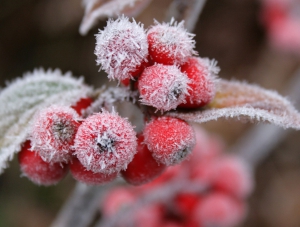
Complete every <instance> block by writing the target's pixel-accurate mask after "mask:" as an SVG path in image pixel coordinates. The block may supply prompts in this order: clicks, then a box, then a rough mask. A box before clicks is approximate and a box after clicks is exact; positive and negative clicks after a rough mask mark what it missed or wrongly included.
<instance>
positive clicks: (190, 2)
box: [165, 0, 206, 32]
mask: <svg viewBox="0 0 300 227" xmlns="http://www.w3.org/2000/svg"><path fill="white" fill-rule="evenodd" d="M205 2H206V0H174V1H173V2H172V3H171V5H170V6H169V9H168V11H167V15H166V18H165V19H166V21H170V20H171V18H172V17H174V19H175V20H176V21H182V20H184V21H185V28H186V29H187V30H188V31H190V32H191V31H193V30H194V28H195V26H196V23H197V21H198V18H199V16H200V14H201V11H202V9H203V7H204V4H205Z"/></svg>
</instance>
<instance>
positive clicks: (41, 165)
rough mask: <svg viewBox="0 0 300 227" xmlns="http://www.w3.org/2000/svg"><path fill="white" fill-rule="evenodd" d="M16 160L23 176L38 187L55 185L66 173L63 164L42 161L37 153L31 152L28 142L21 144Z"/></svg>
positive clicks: (66, 170)
mask: <svg viewBox="0 0 300 227" xmlns="http://www.w3.org/2000/svg"><path fill="white" fill-rule="evenodd" d="M18 158H19V163H20V167H21V171H22V173H23V175H24V176H26V177H27V178H28V179H29V180H31V181H32V182H34V183H36V184H38V185H45V186H49V185H53V184H57V183H58V182H59V181H60V180H61V179H62V178H64V176H65V175H66V174H67V172H68V168H67V166H66V165H65V164H62V163H48V162H45V161H43V159H42V158H41V157H40V156H39V154H38V152H36V151H31V145H30V141H29V140H28V141H26V142H25V143H24V144H23V146H22V150H21V151H20V152H19V155H18Z"/></svg>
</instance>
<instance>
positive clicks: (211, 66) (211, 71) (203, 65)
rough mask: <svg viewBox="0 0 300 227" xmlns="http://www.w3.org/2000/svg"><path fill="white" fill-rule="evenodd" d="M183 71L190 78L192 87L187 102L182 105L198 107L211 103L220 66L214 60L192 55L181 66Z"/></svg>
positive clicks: (189, 84)
mask: <svg viewBox="0 0 300 227" xmlns="http://www.w3.org/2000/svg"><path fill="white" fill-rule="evenodd" d="M181 71H182V72H184V73H185V74H186V75H187V76H188V78H189V83H188V86H189V87H190V88H191V89H190V90H189V94H188V95H187V96H186V99H185V102H184V103H182V104H180V107H186V108H196V107H201V106H204V105H206V104H207V103H209V102H210V101H211V100H212V99H213V97H214V95H215V90H216V88H215V81H216V75H217V74H218V72H219V68H218V67H217V66H216V62H215V61H214V60H209V59H207V58H199V57H191V58H188V60H187V62H186V63H185V64H183V65H182V66H181Z"/></svg>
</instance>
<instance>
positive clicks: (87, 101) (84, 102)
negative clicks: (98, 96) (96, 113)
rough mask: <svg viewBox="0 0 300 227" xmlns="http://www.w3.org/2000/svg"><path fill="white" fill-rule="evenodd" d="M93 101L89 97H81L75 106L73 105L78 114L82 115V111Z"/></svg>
mask: <svg viewBox="0 0 300 227" xmlns="http://www.w3.org/2000/svg"><path fill="white" fill-rule="evenodd" d="M92 103H93V100H92V99H91V98H89V97H86V98H82V99H80V100H79V101H78V102H77V103H76V104H75V105H74V106H71V107H72V108H73V109H74V110H75V111H76V112H77V113H78V115H80V116H82V111H83V110H85V109H86V108H88V107H89V106H90V105H91V104H92Z"/></svg>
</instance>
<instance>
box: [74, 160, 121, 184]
mask: <svg viewBox="0 0 300 227" xmlns="http://www.w3.org/2000/svg"><path fill="white" fill-rule="evenodd" d="M70 171H71V173H72V176H73V177H74V178H75V179H76V180H78V181H80V182H82V183H85V184H89V185H98V184H104V183H108V182H110V181H112V180H114V179H115V178H116V177H117V174H118V173H117V172H116V173H112V174H104V173H94V172H92V171H90V170H87V169H86V168H85V167H84V166H83V165H82V164H81V163H80V162H79V160H78V159H77V158H73V160H72V162H71V163H70Z"/></svg>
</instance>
